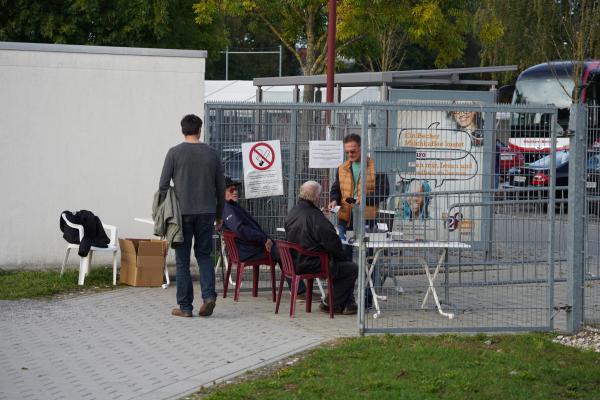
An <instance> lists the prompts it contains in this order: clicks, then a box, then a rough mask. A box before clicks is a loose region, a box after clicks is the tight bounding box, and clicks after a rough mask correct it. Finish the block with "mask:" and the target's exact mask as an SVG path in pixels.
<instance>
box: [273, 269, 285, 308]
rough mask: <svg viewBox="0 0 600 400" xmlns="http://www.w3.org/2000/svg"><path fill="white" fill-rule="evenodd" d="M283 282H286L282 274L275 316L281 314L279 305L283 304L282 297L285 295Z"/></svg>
mask: <svg viewBox="0 0 600 400" xmlns="http://www.w3.org/2000/svg"><path fill="white" fill-rule="evenodd" d="M283 281H285V275H284V274H283V271H282V272H281V279H280V280H279V291H278V292H277V303H276V304H275V314H278V313H279V304H281V295H282V294H283Z"/></svg>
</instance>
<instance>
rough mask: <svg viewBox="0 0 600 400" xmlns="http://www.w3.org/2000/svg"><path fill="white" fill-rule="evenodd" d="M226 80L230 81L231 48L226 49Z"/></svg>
mask: <svg viewBox="0 0 600 400" xmlns="http://www.w3.org/2000/svg"><path fill="white" fill-rule="evenodd" d="M225 80H226V81H228V80H229V46H227V47H226V48H225Z"/></svg>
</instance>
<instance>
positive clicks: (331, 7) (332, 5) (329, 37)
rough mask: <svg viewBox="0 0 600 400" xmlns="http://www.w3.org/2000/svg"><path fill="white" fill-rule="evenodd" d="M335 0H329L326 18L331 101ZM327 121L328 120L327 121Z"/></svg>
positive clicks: (328, 93) (328, 82)
mask: <svg viewBox="0 0 600 400" xmlns="http://www.w3.org/2000/svg"><path fill="white" fill-rule="evenodd" d="M335 3H336V2H335V0H329V16H328V18H327V102H328V103H333V82H334V74H335V23H336V4H335ZM327 122H329V121H327Z"/></svg>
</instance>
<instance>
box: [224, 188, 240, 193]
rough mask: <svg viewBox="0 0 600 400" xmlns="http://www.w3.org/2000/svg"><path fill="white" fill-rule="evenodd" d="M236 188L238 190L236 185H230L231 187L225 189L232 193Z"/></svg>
mask: <svg viewBox="0 0 600 400" xmlns="http://www.w3.org/2000/svg"><path fill="white" fill-rule="evenodd" d="M237 190H238V189H237V187H235V186H232V187H228V188H227V191H228V192H229V193H234V192H237Z"/></svg>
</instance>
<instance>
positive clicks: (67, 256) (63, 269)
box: [60, 246, 71, 276]
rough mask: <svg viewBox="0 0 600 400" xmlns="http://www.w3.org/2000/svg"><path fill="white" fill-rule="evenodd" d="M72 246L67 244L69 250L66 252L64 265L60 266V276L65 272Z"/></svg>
mask: <svg viewBox="0 0 600 400" xmlns="http://www.w3.org/2000/svg"><path fill="white" fill-rule="evenodd" d="M70 251H71V248H70V247H68V246H67V252H66V254H65V259H64V260H63V263H62V267H60V276H62V274H63V273H64V272H65V265H67V260H68V259H69V252H70Z"/></svg>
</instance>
